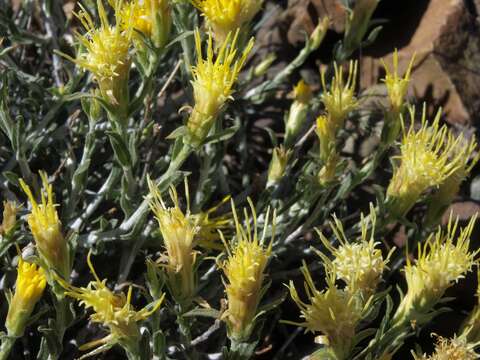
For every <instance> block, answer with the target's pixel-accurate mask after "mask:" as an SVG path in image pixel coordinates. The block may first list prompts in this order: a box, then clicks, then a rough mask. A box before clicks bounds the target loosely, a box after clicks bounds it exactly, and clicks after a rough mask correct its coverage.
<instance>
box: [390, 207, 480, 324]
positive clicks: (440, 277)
mask: <svg viewBox="0 0 480 360" xmlns="http://www.w3.org/2000/svg"><path fill="white" fill-rule="evenodd" d="M475 221H476V216H475V217H473V218H472V219H471V220H470V222H469V224H468V225H467V226H466V227H465V228H462V229H461V230H460V233H459V235H458V236H457V229H458V219H457V220H456V221H453V219H452V217H450V221H449V223H448V226H447V231H446V232H445V231H442V229H441V228H439V230H438V231H437V233H435V234H432V235H431V236H430V237H429V238H428V240H427V241H426V242H425V244H419V245H418V255H417V260H416V262H415V264H412V262H411V261H410V259H409V258H408V257H407V265H406V266H405V278H406V280H407V285H408V291H407V294H406V296H405V297H404V298H403V299H402V302H401V304H400V306H399V308H398V309H397V312H396V314H395V321H396V322H397V323H398V322H401V323H407V322H409V321H415V320H421V316H422V314H426V313H428V311H430V310H431V309H432V308H433V307H434V306H435V305H436V304H437V303H438V301H439V300H440V299H441V298H442V296H443V294H444V293H445V291H446V290H447V289H448V288H449V287H450V286H451V285H452V284H453V283H454V282H457V281H458V280H460V279H462V278H463V277H464V276H465V274H466V273H467V272H468V271H470V270H471V268H472V265H473V264H474V263H475V261H476V260H475V258H476V256H477V254H478V252H479V250H477V251H475V252H473V253H471V252H469V246H470V235H471V233H472V230H473V226H474V225H475Z"/></svg>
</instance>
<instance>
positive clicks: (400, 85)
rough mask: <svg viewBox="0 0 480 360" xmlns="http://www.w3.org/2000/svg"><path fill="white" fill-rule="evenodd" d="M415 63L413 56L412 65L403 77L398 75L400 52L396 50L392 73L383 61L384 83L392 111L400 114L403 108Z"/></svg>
mask: <svg viewBox="0 0 480 360" xmlns="http://www.w3.org/2000/svg"><path fill="white" fill-rule="evenodd" d="M414 62H415V55H413V56H412V59H411V60H410V64H409V65H408V68H407V71H406V72H405V74H404V75H403V76H400V75H399V74H398V51H397V50H396V49H395V52H394V54H393V69H392V71H390V68H389V67H388V66H387V64H385V62H384V61H383V60H382V63H383V66H384V68H385V73H386V74H385V79H383V81H384V82H385V84H386V85H387V91H388V97H389V98H390V106H391V108H392V111H393V112H395V113H399V112H400V110H401V109H402V107H403V104H404V100H405V95H406V94H407V91H408V84H409V83H410V74H411V72H412V67H413V64H414Z"/></svg>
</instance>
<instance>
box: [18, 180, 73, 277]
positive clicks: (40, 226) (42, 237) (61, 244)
mask: <svg viewBox="0 0 480 360" xmlns="http://www.w3.org/2000/svg"><path fill="white" fill-rule="evenodd" d="M40 177H41V178H42V183H43V191H42V194H41V203H40V204H38V203H37V201H36V200H35V197H34V196H33V194H32V191H31V190H30V187H29V186H28V185H27V184H25V182H24V181H23V180H20V186H21V187H22V189H23V191H24V192H25V194H27V196H28V199H29V200H30V205H31V207H32V210H31V213H30V214H29V215H28V216H27V222H28V225H29V226H30V231H31V232H32V235H33V239H34V240H35V244H36V246H37V250H38V252H39V255H40V257H41V258H42V260H43V261H44V262H45V264H46V265H47V266H48V269H47V270H50V268H51V269H55V270H56V271H58V272H59V273H60V274H61V275H62V276H63V277H64V278H65V279H68V278H69V276H70V253H69V250H68V245H67V242H66V241H65V238H64V237H63V234H62V224H61V223H60V220H59V218H58V214H57V210H56V209H55V207H56V205H55V203H54V201H53V187H52V185H51V184H49V183H48V179H47V174H46V173H45V172H43V171H42V172H40Z"/></svg>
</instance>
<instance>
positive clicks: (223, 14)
mask: <svg viewBox="0 0 480 360" xmlns="http://www.w3.org/2000/svg"><path fill="white" fill-rule="evenodd" d="M191 1H192V3H193V5H194V6H195V7H197V8H198V9H199V10H200V11H201V12H202V14H203V16H205V17H206V19H207V23H208V25H209V26H210V28H211V29H212V31H213V34H214V36H215V40H216V41H217V42H218V43H219V44H221V43H223V42H225V40H226V39H227V38H228V34H229V33H230V32H235V31H237V29H239V28H241V27H242V26H243V25H245V24H247V23H249V22H250V21H251V20H252V19H253V17H254V16H255V15H256V14H257V12H258V11H259V10H260V9H261V7H262V3H263V0H258V1H256V0H191Z"/></svg>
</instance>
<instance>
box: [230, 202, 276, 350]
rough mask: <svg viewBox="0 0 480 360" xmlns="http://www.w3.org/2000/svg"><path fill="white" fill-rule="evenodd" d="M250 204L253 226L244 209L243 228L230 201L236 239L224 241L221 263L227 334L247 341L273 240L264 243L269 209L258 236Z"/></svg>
mask: <svg viewBox="0 0 480 360" xmlns="http://www.w3.org/2000/svg"><path fill="white" fill-rule="evenodd" d="M249 204H250V208H251V212H252V216H251V221H252V222H253V225H250V218H249V217H248V216H247V215H248V214H247V211H246V210H245V211H244V213H245V221H246V226H245V227H243V226H242V225H241V224H240V222H239V220H238V216H237V213H236V211H235V206H234V204H233V202H232V210H233V216H234V219H235V227H236V235H235V238H234V239H235V240H234V241H235V242H234V243H233V244H232V245H228V244H227V243H226V242H225V248H226V250H227V254H228V258H227V260H226V261H224V262H223V264H222V265H221V268H222V269H223V272H224V274H225V276H226V278H227V280H228V283H227V284H225V287H226V293H227V298H228V308H227V310H226V312H225V313H224V314H223V319H224V320H225V322H226V323H227V327H228V334H229V336H230V337H231V338H233V339H235V340H237V341H246V340H248V337H249V336H250V334H251V332H252V330H253V328H254V325H255V318H256V316H257V308H258V304H259V302H260V300H261V297H262V295H263V290H264V279H265V276H266V274H265V269H266V267H267V264H268V260H269V258H270V255H271V252H272V241H273V236H274V235H272V241H270V243H269V244H268V245H266V244H265V241H266V236H267V227H268V223H269V211H267V214H266V216H265V223H264V228H263V232H262V236H261V237H260V238H259V236H258V232H257V216H256V213H255V207H254V206H253V204H252V202H251V201H250V199H249ZM272 221H273V222H272V234H274V232H275V214H274V215H273V219H272ZM224 241H225V240H224Z"/></svg>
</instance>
